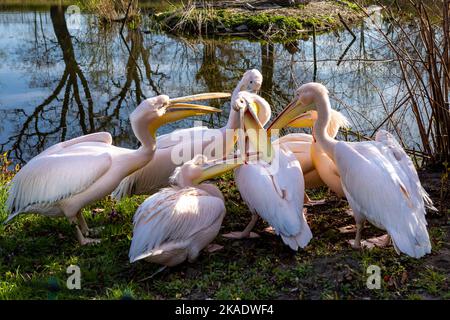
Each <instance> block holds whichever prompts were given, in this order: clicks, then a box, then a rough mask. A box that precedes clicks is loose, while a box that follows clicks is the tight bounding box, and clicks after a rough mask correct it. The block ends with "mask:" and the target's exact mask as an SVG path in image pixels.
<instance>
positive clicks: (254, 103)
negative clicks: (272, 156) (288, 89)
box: [232, 91, 271, 160]
mask: <svg viewBox="0 0 450 320" xmlns="http://www.w3.org/2000/svg"><path fill="white" fill-rule="evenodd" d="M232 105H233V109H234V110H235V111H239V112H240V129H241V130H239V136H238V145H239V149H240V152H241V154H242V155H244V154H245V137H244V132H245V133H246V135H247V137H248V140H249V142H250V144H251V145H252V146H253V147H254V148H255V150H257V151H258V152H259V151H262V154H263V155H267V154H268V153H266V152H264V150H265V149H266V148H267V146H270V142H269V140H270V139H269V137H268V136H267V134H266V131H265V129H264V124H265V123H267V122H268V120H269V119H270V114H271V111H270V105H269V104H268V102H267V101H266V100H265V99H264V98H262V97H260V96H258V95H257V94H253V93H250V92H247V91H241V92H239V93H238V94H237V96H236V98H235V100H234V101H233V102H232ZM261 139H262V140H266V141H265V142H262V140H261ZM264 143H265V144H264ZM261 147H263V149H262V148H261ZM265 159H266V160H267V159H268V158H265Z"/></svg>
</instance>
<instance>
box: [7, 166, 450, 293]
mask: <svg viewBox="0 0 450 320" xmlns="http://www.w3.org/2000/svg"><path fill="white" fill-rule="evenodd" d="M9 178H10V177H8V178H4V180H3V184H1V185H0V221H3V220H4V219H5V218H6V216H7V213H6V211H5V208H4V201H5V200H6V189H5V186H4V183H6V181H7V180H9ZM232 178H233V176H232V174H231V173H228V174H226V175H224V176H223V177H221V178H220V179H217V180H216V183H217V185H218V186H219V188H220V189H221V190H222V192H223V194H224V196H225V199H226V208H227V216H226V217H225V220H224V223H223V228H222V230H221V233H225V232H229V231H231V230H241V229H243V228H244V226H245V225H246V223H247V222H248V221H249V218H250V213H249V212H248V210H247V208H246V206H245V205H244V204H243V202H242V199H241V198H240V196H239V193H238V191H237V188H236V185H235V183H234V181H233V179H232ZM310 196H312V197H313V198H319V197H322V196H327V197H328V200H329V201H328V203H327V204H326V205H322V206H316V207H313V208H309V209H308V214H307V219H308V222H309V224H310V227H311V229H312V232H313V234H314V238H313V240H312V241H311V242H310V244H309V245H308V246H307V247H306V248H305V249H304V250H299V252H293V251H292V250H290V249H289V248H288V247H287V246H286V245H284V244H283V242H282V240H281V239H280V238H279V237H278V236H275V235H272V234H269V233H265V232H264V231H263V229H264V228H265V227H267V224H265V223H264V222H262V221H259V222H258V224H257V226H256V228H255V231H256V232H258V233H259V234H260V236H261V237H260V238H256V239H247V240H236V241H230V240H226V239H224V238H222V237H220V236H219V237H218V238H217V239H216V241H215V242H216V243H218V244H221V245H223V246H224V249H223V250H221V251H217V252H214V253H206V252H202V254H201V255H200V257H199V258H198V260H197V261H195V262H194V263H188V262H186V263H183V264H181V265H179V266H176V267H173V268H169V269H166V270H165V271H163V272H161V273H159V274H157V275H156V276H155V277H154V278H152V279H147V280H144V281H141V280H143V279H145V278H147V277H149V276H150V275H152V274H153V273H154V272H155V271H156V270H158V269H159V268H160V266H158V265H153V264H149V263H146V262H142V261H139V262H137V263H134V264H130V263H129V262H128V249H129V246H130V242H131V237H132V217H133V214H134V212H135V210H136V208H137V207H138V205H139V204H140V203H141V202H142V201H143V200H144V199H145V197H142V196H141V197H133V198H131V199H126V200H123V201H121V202H119V203H115V202H113V201H111V200H108V199H106V200H103V201H100V202H98V203H96V204H95V205H92V206H90V207H88V208H86V209H85V210H84V212H83V214H84V216H85V217H86V218H87V221H88V224H89V226H90V227H99V226H104V229H103V230H102V231H101V234H100V236H101V239H102V243H101V244H99V245H95V246H80V245H78V243H77V241H76V239H75V236H74V229H73V227H72V226H70V225H69V223H68V221H67V220H66V219H64V218H48V217H43V216H38V215H22V216H19V217H17V218H16V219H14V220H13V221H12V222H11V223H10V224H8V225H6V226H4V225H1V226H0V299H184V298H190V299H206V298H212V299H286V298H288V299H356V298H373V299H428V298H447V299H448V298H450V294H449V290H448V286H449V277H448V271H449V268H448V267H445V266H444V265H442V263H441V262H439V261H440V259H442V257H443V256H444V254H445V252H444V251H443V252H442V253H441V252H439V250H441V249H442V250H444V249H445V246H444V245H443V244H444V243H445V242H446V241H447V240H446V239H448V229H449V228H448V227H443V226H432V227H431V228H430V235H431V238H432V241H433V244H436V247H435V248H434V251H433V254H432V255H430V256H428V257H426V258H424V259H421V260H415V259H412V258H409V257H406V256H404V255H401V256H399V255H397V254H396V253H395V251H394V249H393V248H385V249H378V248H377V249H373V250H370V251H369V250H364V251H355V250H353V249H351V248H350V247H349V245H348V244H347V242H346V241H347V240H348V239H351V238H352V237H353V236H354V235H353V234H341V233H339V231H338V230H337V228H339V227H342V226H345V225H348V224H352V223H353V221H352V218H351V217H350V216H348V215H347V214H346V213H345V210H346V209H347V208H348V207H347V205H346V204H345V203H344V202H337V201H336V200H334V199H333V198H332V197H331V198H330V196H329V195H328V192H327V191H326V190H325V189H319V190H317V191H316V192H312V193H310ZM380 234H382V232H380V231H379V230H377V229H375V228H373V227H366V229H365V230H364V236H365V237H369V236H373V235H380ZM71 264H75V265H78V266H79V267H80V269H81V290H69V289H67V288H66V280H67V277H68V274H66V269H67V267H68V266H69V265H71ZM371 264H376V265H378V266H380V268H381V272H382V277H383V281H382V288H381V289H380V290H369V289H367V288H366V285H365V282H366V279H367V274H366V268H367V267H368V266H369V265H371Z"/></svg>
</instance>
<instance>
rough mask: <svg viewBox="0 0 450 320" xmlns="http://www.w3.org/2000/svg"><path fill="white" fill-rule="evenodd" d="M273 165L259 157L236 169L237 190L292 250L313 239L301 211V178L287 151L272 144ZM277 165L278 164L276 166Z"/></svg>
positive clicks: (292, 156) (302, 181)
mask: <svg viewBox="0 0 450 320" xmlns="http://www.w3.org/2000/svg"><path fill="white" fill-rule="evenodd" d="M272 163H273V165H272V166H271V165H269V164H268V163H266V162H264V161H262V160H260V161H258V162H256V163H254V164H253V163H250V164H247V165H242V166H241V167H239V168H237V169H236V170H235V180H236V184H237V187H238V189H239V192H240V194H241V196H242V198H243V199H244V201H245V203H246V204H247V206H248V207H249V209H250V211H251V212H252V213H254V214H257V215H259V216H260V217H261V218H263V219H264V220H266V221H267V222H268V223H269V224H270V225H271V226H272V227H273V228H274V229H275V232H276V234H279V235H280V236H281V237H282V239H283V241H284V243H286V244H287V245H288V246H289V247H290V248H291V249H292V250H297V249H298V247H301V248H304V247H305V246H306V245H307V244H308V242H309V241H310V240H311V238H312V233H311V230H310V228H309V226H308V223H307V221H306V219H305V216H304V214H303V194H304V189H305V186H304V180H303V174H302V169H301V167H300V163H299V162H298V161H297V159H296V158H295V156H294V155H293V154H292V152H290V151H286V150H283V149H282V148H279V147H277V146H274V159H273V161H272ZM276 164H279V165H276Z"/></svg>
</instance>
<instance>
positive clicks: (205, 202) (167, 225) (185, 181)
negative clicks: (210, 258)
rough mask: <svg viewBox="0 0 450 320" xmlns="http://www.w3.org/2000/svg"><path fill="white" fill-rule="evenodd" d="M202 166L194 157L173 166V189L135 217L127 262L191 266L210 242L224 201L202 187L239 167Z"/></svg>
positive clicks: (155, 197) (160, 194)
mask: <svg viewBox="0 0 450 320" xmlns="http://www.w3.org/2000/svg"><path fill="white" fill-rule="evenodd" d="M206 161H207V159H206V157H205V156H203V155H197V156H195V157H194V159H192V160H190V161H188V162H185V163H184V164H183V165H182V166H181V167H177V168H176V169H175V172H174V173H173V176H172V177H171V183H172V186H171V187H169V188H164V189H162V190H160V191H159V192H158V193H155V194H153V195H152V196H150V197H149V198H147V199H146V200H145V201H144V202H143V203H142V204H141V205H140V206H139V208H138V209H137V211H136V214H135V215H134V218H133V224H134V230H133V240H132V242H131V247H130V252H129V257H130V262H135V261H138V260H142V259H144V260H146V261H147V262H152V263H158V264H162V265H164V266H165V267H172V266H175V265H177V264H180V263H182V262H184V261H185V260H188V261H189V262H193V261H194V260H195V259H196V258H197V257H198V255H199V253H200V251H201V250H202V249H204V248H205V247H207V246H208V245H209V244H210V243H211V242H212V241H213V240H214V238H215V237H216V236H217V234H218V233H219V230H220V226H221V225H222V220H223V218H224V216H225V203H224V198H223V195H222V193H221V192H220V190H219V189H218V188H217V187H216V186H214V185H212V184H207V183H202V184H200V183H201V182H202V181H204V180H208V179H211V178H213V177H215V176H218V175H220V174H222V173H224V172H226V171H228V170H232V169H233V168H235V167H236V166H238V165H239V162H236V161H235V162H233V163H230V164H227V163H217V164H215V163H211V164H207V162H206ZM219 247H220V246H218V245H216V246H214V248H213V249H212V250H217V249H218V248H219ZM163 268H164V267H163ZM161 270H162V269H160V270H159V271H161ZM159 271H158V272H159Z"/></svg>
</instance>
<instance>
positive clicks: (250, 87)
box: [241, 69, 263, 93]
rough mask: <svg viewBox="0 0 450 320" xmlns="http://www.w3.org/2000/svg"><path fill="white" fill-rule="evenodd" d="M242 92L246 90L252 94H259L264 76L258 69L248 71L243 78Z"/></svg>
mask: <svg viewBox="0 0 450 320" xmlns="http://www.w3.org/2000/svg"><path fill="white" fill-rule="evenodd" d="M241 82H242V83H241V84H242V87H241V91H243V90H246V91H249V92H251V93H258V91H259V90H260V89H261V86H262V82H263V76H262V74H261V72H259V70H257V69H251V70H247V71H246V72H245V73H244V75H243V76H242V81H241Z"/></svg>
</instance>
